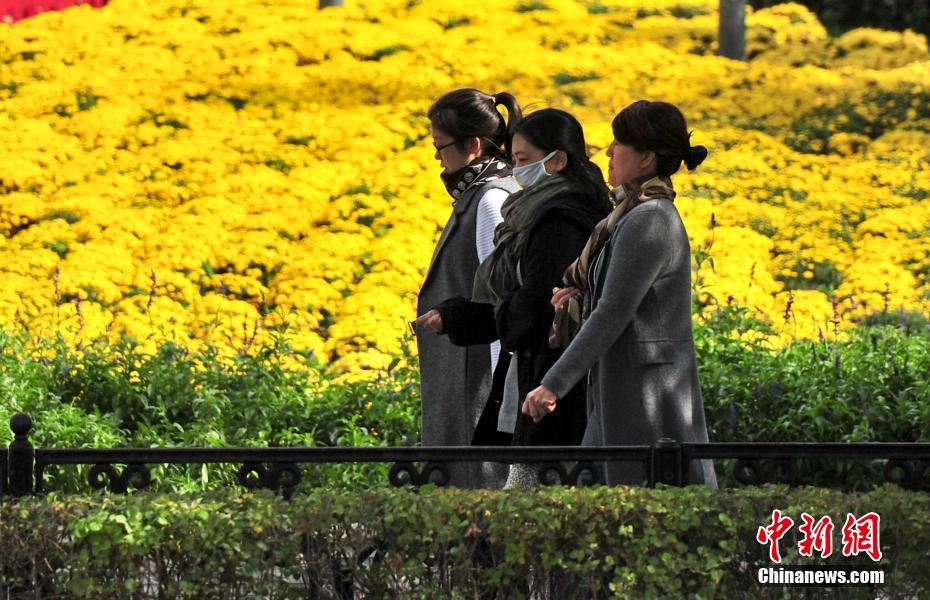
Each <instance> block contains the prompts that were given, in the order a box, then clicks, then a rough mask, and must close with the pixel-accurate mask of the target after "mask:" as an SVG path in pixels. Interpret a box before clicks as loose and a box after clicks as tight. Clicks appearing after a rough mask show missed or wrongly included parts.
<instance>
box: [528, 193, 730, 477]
mask: <svg viewBox="0 0 930 600" xmlns="http://www.w3.org/2000/svg"><path fill="white" fill-rule="evenodd" d="M590 279H591V291H592V294H593V308H592V311H591V314H590V316H589V317H588V319H587V320H586V321H585V323H584V325H583V326H582V327H581V329H580V330H579V332H578V334H577V336H576V337H575V339H573V340H572V342H571V344H570V345H569V347H568V348H567V349H566V350H565V352H564V353H563V355H562V357H561V358H560V359H559V360H558V361H557V362H556V363H555V365H553V366H552V368H551V369H550V370H549V372H548V373H547V374H546V375H545V377H543V380H542V384H543V385H544V386H546V387H547V388H549V389H550V390H552V391H553V392H554V393H555V394H556V395H557V396H559V397H562V395H563V394H565V393H566V392H567V391H568V390H570V389H571V387H572V386H573V385H574V384H575V383H576V382H577V381H579V380H580V379H582V378H583V377H585V376H586V375H587V374H588V372H589V371H590V377H591V379H590V385H589V386H588V411H589V413H588V426H587V429H586V431H585V439H584V442H583V444H584V445H586V446H601V445H605V446H620V445H639V444H653V443H655V442H656V441H657V440H659V439H660V438H663V437H667V438H673V439H675V440H678V441H680V442H707V425H706V423H705V420H704V402H703V399H702V398H701V388H700V384H699V382H698V372H697V361H696V359H695V354H694V339H693V337H692V327H691V246H690V244H689V243H688V236H687V234H686V233H685V227H684V224H683V223H682V221H681V217H680V216H679V214H678V210H677V209H676V208H675V204H674V203H673V202H671V201H670V200H664V199H658V200H651V201H648V202H644V203H643V204H641V205H639V206H637V207H635V208H633V209H632V210H630V212H629V213H627V215H626V216H624V217H623V218H621V220H620V221H619V223H618V224H617V228H616V229H615V230H614V232H613V235H612V236H611V237H610V240H609V241H608V242H607V244H605V247H604V249H603V250H602V251H601V252H600V253H599V254H598V256H597V258H596V259H595V260H594V262H593V264H592V266H591V277H590ZM605 474H606V478H607V483H608V484H610V485H617V484H627V485H639V484H641V483H642V482H643V480H644V479H645V477H646V474H645V473H644V471H643V469H642V467H641V466H640V465H637V464H635V463H607V465H606V468H605ZM690 483H706V484H707V485H709V486H711V487H716V485H717V479H716V476H715V474H714V470H713V464H712V463H711V461H709V460H705V461H692V464H691V473H690Z"/></svg>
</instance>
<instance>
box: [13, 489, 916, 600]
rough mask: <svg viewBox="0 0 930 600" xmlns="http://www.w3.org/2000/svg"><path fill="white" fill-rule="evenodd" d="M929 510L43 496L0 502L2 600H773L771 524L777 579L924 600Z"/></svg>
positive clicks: (589, 495) (423, 496)
mask: <svg viewBox="0 0 930 600" xmlns="http://www.w3.org/2000/svg"><path fill="white" fill-rule="evenodd" d="M928 501H930V497H928V496H927V495H926V494H923V493H908V492H904V491H902V490H900V489H898V488H895V487H891V486H889V487H886V488H882V489H879V490H875V491H874V492H871V493H867V494H862V495H848V494H844V493H842V492H838V491H835V490H825V489H818V488H793V489H786V488H784V487H768V488H753V489H745V490H727V491H720V492H713V491H710V490H707V489H706V488H703V487H693V488H678V489H674V488H670V489H643V488H604V487H597V488H590V489H571V488H557V489H546V490H542V491H533V492H519V491H509V492H479V491H468V490H441V489H436V488H432V487H427V488H423V489H421V490H419V491H412V490H403V489H402V490H390V489H380V490H371V491H367V492H364V493H361V494H357V493H350V492H346V491H342V492H335V491H319V492H314V493H312V494H309V495H306V496H300V497H297V498H295V499H294V500H293V501H292V502H291V503H286V502H284V501H283V500H280V499H278V498H276V497H274V496H271V495H264V494H261V495H250V494H244V495H239V494H235V493H212V494H209V495H204V496H171V497H165V496H153V495H148V494H136V495H130V496H128V497H118V496H86V497H67V498H63V497H56V496H49V497H46V498H41V499H26V500H22V501H18V502H15V503H12V502H6V503H0V548H2V549H3V552H2V553H0V574H2V575H0V583H2V590H0V596H4V593H6V594H8V595H9V594H12V597H17V595H24V596H28V597H43V598H45V597H74V598H103V597H107V598H130V597H132V598H150V597H151V598H155V597H159V598H223V599H226V598H246V597H248V598H257V597H262V598H307V597H314V593H318V594H319V596H318V597H323V598H331V597H337V595H338V591H337V590H338V589H339V588H340V586H342V588H343V589H345V588H346V587H347V586H349V585H351V586H352V588H353V589H354V590H355V593H356V594H357V595H356V596H355V597H362V598H388V597H399V598H440V597H441V598H477V597H483V598H526V597H529V595H530V594H533V593H537V594H538V593H539V592H540V591H541V590H542V589H547V590H548V594H549V595H548V596H547V597H551V598H567V597H571V598H585V597H592V598H593V597H624V598H659V597H671V598H678V597H697V598H726V599H730V598H744V597H745V598H776V597H784V594H785V592H786V590H785V589H782V588H780V587H766V588H763V587H761V586H758V585H757V584H756V577H757V572H758V569H759V568H762V567H771V566H775V565H773V563H771V562H770V561H769V559H768V549H767V547H766V546H763V545H760V544H759V543H757V542H756V541H755V535H756V531H757V529H758V528H759V527H760V526H764V525H767V524H769V523H770V521H771V513H772V510H773V509H776V508H777V509H779V510H781V511H782V512H783V513H785V514H787V515H788V516H790V517H792V518H793V519H794V520H795V521H796V523H797V525H796V526H795V527H794V528H793V529H792V530H791V531H789V533H788V535H786V537H785V538H784V539H783V540H782V541H781V544H780V548H781V553H782V556H783V557H784V558H783V563H782V566H797V565H819V566H824V565H834V566H839V567H853V566H855V567H857V568H861V569H867V570H873V569H882V570H883V571H884V573H885V583H884V585H882V586H879V587H871V588H870V587H861V588H859V587H844V588H843V589H842V595H843V596H844V597H850V598H874V597H876V595H877V594H881V596H882V597H923V596H924V595H926V594H927V593H930V570H928V569H927V568H926V565H927V563H928V558H930V557H928V548H930V522H928V521H927V519H926V518H925V513H926V506H927V503H928ZM869 511H875V512H877V513H878V514H879V515H880V516H881V529H880V541H881V548H882V551H883V555H884V556H883V558H882V560H881V562H879V563H875V562H872V561H871V560H870V559H869V558H867V557H865V556H864V555H863V556H858V557H844V556H843V555H842V553H841V552H840V548H841V544H842V535H841V528H842V523H843V521H844V519H845V516H846V514H847V512H851V513H853V514H854V515H856V516H862V515H863V514H865V513H867V512H869ZM802 512H808V513H809V514H811V515H813V516H814V517H815V518H819V517H820V516H824V515H827V516H830V517H831V518H832V519H833V521H834V523H835V524H836V530H835V531H834V535H833V538H834V549H835V550H834V554H833V556H831V557H829V558H827V559H823V558H820V557H819V556H816V553H815V557H814V558H804V559H801V558H799V556H798V553H797V540H798V538H797V535H796V534H797V526H798V525H799V524H800V522H801V519H800V515H801V513H802ZM817 591H818V592H820V593H826V591H828V590H825V589H824V588H819V589H818V590H817ZM834 591H838V590H834ZM794 592H798V590H797V589H795V590H794ZM537 597H539V596H537Z"/></svg>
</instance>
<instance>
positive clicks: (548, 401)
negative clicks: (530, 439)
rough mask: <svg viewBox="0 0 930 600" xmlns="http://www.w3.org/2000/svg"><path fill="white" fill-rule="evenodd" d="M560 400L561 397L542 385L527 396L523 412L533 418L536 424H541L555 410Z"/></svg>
mask: <svg viewBox="0 0 930 600" xmlns="http://www.w3.org/2000/svg"><path fill="white" fill-rule="evenodd" d="M558 400H559V397H558V396H556V395H555V393H554V392H553V391H552V390H550V389H549V388H547V387H546V386H543V385H541V386H539V387H538V388H536V389H535V390H533V391H532V392H530V393H529V394H527V395H526V400H524V401H523V408H522V409H521V411H522V412H523V414H525V415H528V416H529V417H531V418H532V419H533V422H534V423H539V422H540V421H542V420H543V417H545V416H546V415H548V414H549V413H551V412H552V411H554V410H555V404H556V402H558Z"/></svg>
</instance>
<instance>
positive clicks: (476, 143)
mask: <svg viewBox="0 0 930 600" xmlns="http://www.w3.org/2000/svg"><path fill="white" fill-rule="evenodd" d="M481 150H482V149H481V138H479V137H473V138H468V139H467V140H465V154H467V155H469V156H474V157H478V156H481Z"/></svg>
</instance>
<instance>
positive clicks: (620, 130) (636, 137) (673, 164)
mask: <svg viewBox="0 0 930 600" xmlns="http://www.w3.org/2000/svg"><path fill="white" fill-rule="evenodd" d="M611 127H612V128H613V130H614V138H615V139H616V140H617V141H618V142H620V143H621V144H625V145H627V146H632V147H633V148H636V149H637V150H639V151H640V152H644V151H646V150H652V151H653V152H655V153H656V175H658V176H660V177H668V176H669V175H671V174H673V173H675V172H676V171H678V168H679V167H680V166H681V162H682V161H684V163H685V165H686V166H687V167H688V170H689V171H693V170H694V169H695V168H697V166H698V165H699V164H701V163H702V162H704V159H705V158H707V148H705V147H704V146H692V145H691V133H690V132H689V131H688V123H687V122H686V121H685V116H684V115H683V114H681V111H680V110H678V107H677V106H675V105H674V104H669V103H668V102H649V101H648V100H639V101H637V102H634V103H633V104H631V105H629V106H627V107H626V108H624V109H623V110H621V111H620V113H619V114H618V115H617V116H616V117H614V120H613V123H611Z"/></svg>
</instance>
